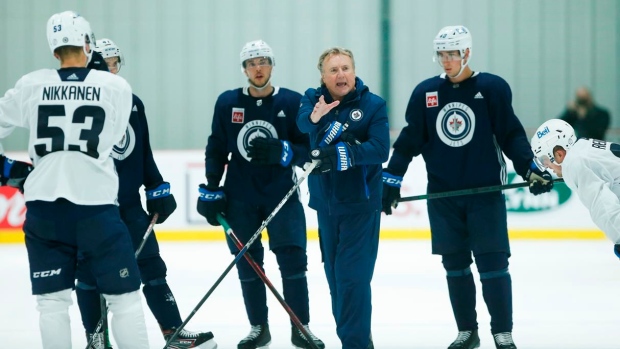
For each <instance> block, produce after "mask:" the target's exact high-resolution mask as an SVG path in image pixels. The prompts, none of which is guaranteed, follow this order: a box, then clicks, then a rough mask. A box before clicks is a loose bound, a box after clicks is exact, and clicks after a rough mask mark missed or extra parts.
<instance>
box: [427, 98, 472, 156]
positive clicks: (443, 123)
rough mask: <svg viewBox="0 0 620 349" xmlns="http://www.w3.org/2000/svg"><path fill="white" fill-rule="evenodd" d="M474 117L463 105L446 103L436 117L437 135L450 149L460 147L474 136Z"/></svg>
mask: <svg viewBox="0 0 620 349" xmlns="http://www.w3.org/2000/svg"><path fill="white" fill-rule="evenodd" d="M475 127H476V115H474V112H473V110H471V108H469V107H468V106H467V105H466V104H463V103H448V104H446V105H445V106H444V107H443V108H442V109H441V110H440V111H439V114H438V115H437V123H436V129H437V135H438V136H439V139H441V141H442V142H444V143H445V144H447V145H448V146H450V147H462V146H464V145H466V144H467V143H469V142H470V141H471V139H472V137H473V136H474V129H475Z"/></svg>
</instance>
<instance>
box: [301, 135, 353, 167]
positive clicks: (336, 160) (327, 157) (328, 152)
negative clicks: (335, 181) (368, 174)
mask: <svg viewBox="0 0 620 349" xmlns="http://www.w3.org/2000/svg"><path fill="white" fill-rule="evenodd" d="M310 159H312V160H318V161H320V163H319V165H318V166H317V167H316V168H315V169H314V170H313V171H312V174H322V173H325V172H329V171H331V170H335V171H346V170H348V169H349V168H351V166H353V161H352V160H351V156H350V154H349V148H348V146H347V145H346V144H344V143H342V142H338V143H336V145H328V146H327V147H325V148H317V149H314V150H312V151H311V152H310Z"/></svg>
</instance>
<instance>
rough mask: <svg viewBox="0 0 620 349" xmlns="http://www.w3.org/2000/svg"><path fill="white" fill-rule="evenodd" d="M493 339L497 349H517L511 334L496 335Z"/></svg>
mask: <svg viewBox="0 0 620 349" xmlns="http://www.w3.org/2000/svg"><path fill="white" fill-rule="evenodd" d="M493 339H494V340H495V348H497V349H517V346H516V345H515V342H514V341H513V340H512V333H511V332H502V333H496V334H494V335H493Z"/></svg>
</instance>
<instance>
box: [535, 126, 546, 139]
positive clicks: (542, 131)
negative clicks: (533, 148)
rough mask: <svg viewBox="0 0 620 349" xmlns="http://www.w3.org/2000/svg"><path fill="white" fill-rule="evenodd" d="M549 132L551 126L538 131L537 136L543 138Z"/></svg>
mask: <svg viewBox="0 0 620 349" xmlns="http://www.w3.org/2000/svg"><path fill="white" fill-rule="evenodd" d="M548 134H549V127H545V128H544V129H542V130H540V131H538V132H536V136H538V138H543V137H544V136H545V135H548Z"/></svg>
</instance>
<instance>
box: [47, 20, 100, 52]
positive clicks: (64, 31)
mask: <svg viewBox="0 0 620 349" xmlns="http://www.w3.org/2000/svg"><path fill="white" fill-rule="evenodd" d="M47 42H48V44H49V46H50V50H52V54H53V53H54V50H56V49H57V48H59V47H61V46H78V47H82V48H84V53H85V54H86V56H87V57H88V61H89V62H90V58H91V55H92V49H90V50H88V51H86V44H91V45H94V44H95V34H93V32H92V30H91V29H90V24H89V23H88V21H87V20H86V19H84V17H82V16H80V15H79V14H77V13H76V12H73V11H65V12H61V13H56V14H54V15H52V16H51V17H50V19H49V20H48V21H47Z"/></svg>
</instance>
